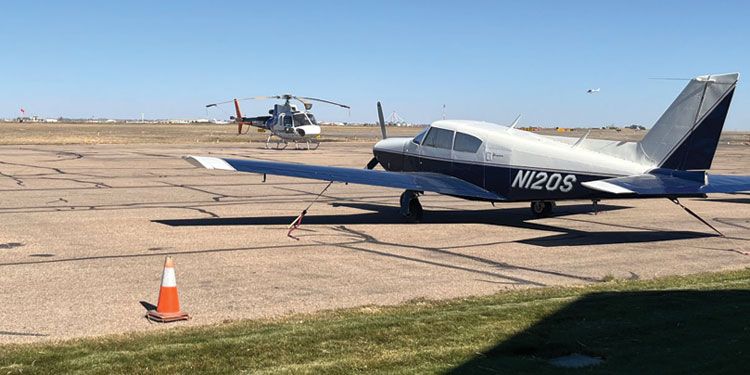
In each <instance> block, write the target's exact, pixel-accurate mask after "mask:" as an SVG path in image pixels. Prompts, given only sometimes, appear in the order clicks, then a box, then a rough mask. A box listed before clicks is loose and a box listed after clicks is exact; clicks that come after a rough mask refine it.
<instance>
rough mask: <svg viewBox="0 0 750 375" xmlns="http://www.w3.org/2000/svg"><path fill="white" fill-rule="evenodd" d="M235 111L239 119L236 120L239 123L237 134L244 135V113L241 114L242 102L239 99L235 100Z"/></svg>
mask: <svg viewBox="0 0 750 375" xmlns="http://www.w3.org/2000/svg"><path fill="white" fill-rule="evenodd" d="M234 111H235V112H236V113H237V117H235V118H234V121H236V122H237V134H242V124H243V123H242V112H240V102H239V101H238V100H237V99H234Z"/></svg>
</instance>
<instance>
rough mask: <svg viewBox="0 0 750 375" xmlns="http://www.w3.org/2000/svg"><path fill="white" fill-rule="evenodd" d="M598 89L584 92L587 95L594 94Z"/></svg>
mask: <svg viewBox="0 0 750 375" xmlns="http://www.w3.org/2000/svg"><path fill="white" fill-rule="evenodd" d="M599 90H600V89H588V90H586V93H587V94H596V93H598V92H599Z"/></svg>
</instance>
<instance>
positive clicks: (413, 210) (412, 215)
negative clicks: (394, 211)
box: [405, 198, 424, 223]
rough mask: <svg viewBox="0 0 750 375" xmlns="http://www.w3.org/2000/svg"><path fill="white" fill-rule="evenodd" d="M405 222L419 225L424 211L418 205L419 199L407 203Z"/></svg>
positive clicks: (419, 204) (420, 205)
mask: <svg viewBox="0 0 750 375" xmlns="http://www.w3.org/2000/svg"><path fill="white" fill-rule="evenodd" d="M405 217H406V220H408V221H409V222H411V223H419V222H420V221H422V217H424V210H423V209H422V204H421V203H419V199H417V198H414V199H412V200H411V201H410V202H409V215H406V216H405Z"/></svg>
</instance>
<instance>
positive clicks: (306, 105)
mask: <svg viewBox="0 0 750 375" xmlns="http://www.w3.org/2000/svg"><path fill="white" fill-rule="evenodd" d="M293 98H294V99H296V100H297V101H299V102H300V103H302V105H304V106H305V110H306V111H309V110H311V109H312V103H310V102H306V101H304V100H302V98H299V97H296V96H293Z"/></svg>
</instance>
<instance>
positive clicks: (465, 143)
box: [453, 132, 482, 153]
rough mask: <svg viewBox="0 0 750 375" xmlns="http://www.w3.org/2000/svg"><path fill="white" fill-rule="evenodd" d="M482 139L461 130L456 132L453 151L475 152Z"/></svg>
mask: <svg viewBox="0 0 750 375" xmlns="http://www.w3.org/2000/svg"><path fill="white" fill-rule="evenodd" d="M481 145H482V140H481V139H479V138H477V137H474V136H471V135H468V134H464V133H461V132H456V140H455V143H454V144H453V151H460V152H471V153H476V152H477V150H479V146H481Z"/></svg>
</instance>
